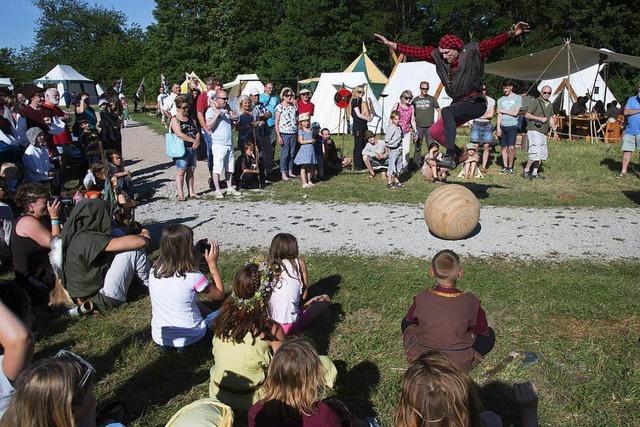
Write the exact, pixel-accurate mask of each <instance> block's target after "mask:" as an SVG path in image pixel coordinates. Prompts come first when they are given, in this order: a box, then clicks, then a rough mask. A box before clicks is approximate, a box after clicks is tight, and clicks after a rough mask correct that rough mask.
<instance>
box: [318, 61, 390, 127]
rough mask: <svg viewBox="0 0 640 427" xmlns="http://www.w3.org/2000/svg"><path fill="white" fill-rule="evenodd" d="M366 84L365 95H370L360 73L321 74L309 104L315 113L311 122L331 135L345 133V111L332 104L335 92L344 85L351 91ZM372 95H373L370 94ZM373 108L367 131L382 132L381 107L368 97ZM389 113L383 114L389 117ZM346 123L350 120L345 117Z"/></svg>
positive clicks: (364, 79) (363, 77) (374, 99)
mask: <svg viewBox="0 0 640 427" xmlns="http://www.w3.org/2000/svg"><path fill="white" fill-rule="evenodd" d="M362 84H366V85H367V93H372V91H371V85H369V83H368V81H367V76H365V74H364V73H362V72H355V73H322V74H321V75H320V81H319V82H318V87H316V90H315V92H314V93H313V96H312V97H311V102H313V103H314V105H315V113H314V115H313V117H312V118H311V121H312V122H318V123H319V124H320V127H323V128H327V129H329V131H331V132H332V133H343V134H344V133H346V132H347V123H346V122H345V121H344V119H345V115H344V113H345V111H344V110H341V109H340V108H338V106H337V105H336V104H335V102H334V96H335V95H336V91H337V90H338V89H340V87H341V86H342V85H344V86H345V87H346V88H347V89H349V90H353V88H354V87H356V86H359V85H362ZM372 95H373V94H372ZM369 99H370V100H371V104H372V106H373V111H374V118H373V120H372V121H370V122H369V129H370V130H372V131H373V132H377V133H380V132H382V127H383V123H384V124H385V125H386V122H387V119H386V118H383V114H382V107H381V106H380V104H379V103H378V100H377V99H376V98H374V97H373V96H370V97H369ZM390 112H391V111H386V112H385V113H384V114H385V115H386V116H388V115H389V113H390ZM346 120H347V121H350V119H349V118H348V117H347V118H346Z"/></svg>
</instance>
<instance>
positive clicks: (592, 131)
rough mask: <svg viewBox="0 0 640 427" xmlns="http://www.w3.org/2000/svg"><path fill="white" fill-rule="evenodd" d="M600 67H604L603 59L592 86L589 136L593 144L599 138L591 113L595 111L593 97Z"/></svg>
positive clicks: (599, 62) (599, 63)
mask: <svg viewBox="0 0 640 427" xmlns="http://www.w3.org/2000/svg"><path fill="white" fill-rule="evenodd" d="M600 65H602V59H600V61H598V68H597V69H596V75H595V76H593V86H591V94H590V96H589V134H590V135H589V136H590V137H591V144H593V139H594V138H596V137H597V132H596V124H595V122H594V121H593V116H592V114H591V113H592V111H593V95H595V92H596V83H597V82H598V75H599V74H600ZM605 92H606V89H605Z"/></svg>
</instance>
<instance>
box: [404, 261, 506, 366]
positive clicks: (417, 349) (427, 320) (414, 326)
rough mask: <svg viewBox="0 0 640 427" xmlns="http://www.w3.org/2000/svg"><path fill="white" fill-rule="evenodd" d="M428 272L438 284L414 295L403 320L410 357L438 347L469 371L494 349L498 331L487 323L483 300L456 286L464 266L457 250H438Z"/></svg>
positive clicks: (408, 355)
mask: <svg viewBox="0 0 640 427" xmlns="http://www.w3.org/2000/svg"><path fill="white" fill-rule="evenodd" d="M429 275H430V276H431V277H435V279H436V283H435V286H434V287H433V288H428V289H425V290H423V291H422V292H420V293H419V294H418V295H416V296H415V297H414V300H413V304H412V305H411V307H409V311H408V312H407V315H406V316H405V318H404V319H403V320H402V332H403V335H404V339H403V341H404V350H405V353H406V355H407V359H408V360H409V361H410V362H411V361H413V360H415V359H416V358H417V357H418V356H420V355H421V354H422V353H424V352H425V351H427V350H438V351H441V352H442V353H444V354H445V356H447V357H448V358H449V359H450V360H451V361H452V362H453V363H455V364H456V365H457V366H458V367H459V368H460V369H461V370H463V371H466V372H468V371H470V370H471V369H472V368H473V367H475V366H476V365H477V364H478V363H480V362H481V361H482V357H483V356H484V355H486V354H487V353H489V351H491V349H492V348H493V346H494V344H495V333H494V332H493V329H491V328H490V327H489V325H488V324H487V317H486V315H485V312H484V310H483V309H482V307H480V300H479V299H478V298H477V297H476V296H475V295H473V294H472V293H470V292H463V291H461V290H459V289H457V288H456V283H457V282H458V280H459V279H462V277H463V276H464V269H463V268H462V266H461V265H460V258H459V257H458V255H457V254H456V253H455V252H453V251H451V250H448V249H445V250H443V251H440V252H438V253H437V254H436V255H435V256H434V257H433V261H432V263H431V266H430V267H429Z"/></svg>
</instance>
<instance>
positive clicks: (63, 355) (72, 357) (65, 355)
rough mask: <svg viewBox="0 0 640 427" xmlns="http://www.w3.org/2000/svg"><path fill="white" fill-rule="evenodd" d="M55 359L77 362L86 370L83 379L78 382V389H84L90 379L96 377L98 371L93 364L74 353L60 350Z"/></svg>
mask: <svg viewBox="0 0 640 427" xmlns="http://www.w3.org/2000/svg"><path fill="white" fill-rule="evenodd" d="M53 358H54V359H63V360H68V361H71V362H77V363H79V364H80V365H81V366H82V367H83V368H85V372H84V374H83V375H82V378H80V381H79V382H78V388H80V389H82V388H84V386H85V385H87V381H89V378H91V376H92V375H95V373H96V370H95V368H94V367H93V365H92V364H91V363H89V362H87V361H86V360H84V359H83V358H82V357H80V356H78V355H77V354H75V353H74V352H72V351H69V350H60V351H59V352H58V353H57V354H56V355H55V356H53Z"/></svg>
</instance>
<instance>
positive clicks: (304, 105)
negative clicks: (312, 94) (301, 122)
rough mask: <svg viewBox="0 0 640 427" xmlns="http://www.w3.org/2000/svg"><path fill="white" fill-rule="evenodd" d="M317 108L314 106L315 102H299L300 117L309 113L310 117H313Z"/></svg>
mask: <svg viewBox="0 0 640 427" xmlns="http://www.w3.org/2000/svg"><path fill="white" fill-rule="evenodd" d="M315 108H316V106H315V105H313V102H311V101H309V102H304V101H303V100H301V99H299V100H298V115H300V114H304V113H308V114H309V115H310V116H313V112H314V110H315Z"/></svg>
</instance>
